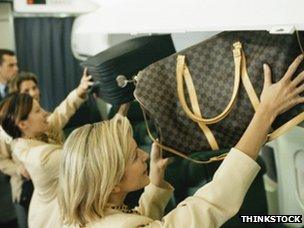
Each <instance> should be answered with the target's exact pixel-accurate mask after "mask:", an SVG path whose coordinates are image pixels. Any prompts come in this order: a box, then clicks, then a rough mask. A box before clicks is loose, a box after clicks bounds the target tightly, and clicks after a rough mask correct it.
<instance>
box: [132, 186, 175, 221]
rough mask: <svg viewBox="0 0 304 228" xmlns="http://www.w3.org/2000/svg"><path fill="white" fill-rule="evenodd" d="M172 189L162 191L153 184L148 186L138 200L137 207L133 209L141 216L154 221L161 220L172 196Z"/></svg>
mask: <svg viewBox="0 0 304 228" xmlns="http://www.w3.org/2000/svg"><path fill="white" fill-rule="evenodd" d="M173 190H174V189H173V188H172V187H171V188H170V189H163V188H159V187H157V186H155V185H153V184H149V185H148V186H147V187H146V188H145V191H144V193H143V194H142V195H141V197H140V199H139V206H138V207H136V208H135V210H137V211H138V212H139V213H140V214H141V215H143V216H147V217H149V218H152V219H154V220H158V219H161V218H162V217H163V215H164V210H165V207H166V205H167V204H168V201H169V199H170V197H171V196H172V194H173Z"/></svg>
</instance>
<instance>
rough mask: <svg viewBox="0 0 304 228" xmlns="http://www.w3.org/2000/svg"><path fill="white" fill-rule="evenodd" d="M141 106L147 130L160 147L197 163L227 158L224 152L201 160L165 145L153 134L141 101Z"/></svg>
mask: <svg viewBox="0 0 304 228" xmlns="http://www.w3.org/2000/svg"><path fill="white" fill-rule="evenodd" d="M140 107H141V110H142V112H143V116H144V120H145V125H146V129H147V132H148V135H149V137H150V139H151V140H152V141H153V142H154V143H155V144H156V145H157V146H158V147H159V148H160V149H163V150H165V151H167V152H170V153H172V154H175V155H177V156H179V157H182V158H184V159H186V160H188V161H191V162H194V163H196V164H208V163H211V162H215V161H222V160H224V159H225V157H226V156H227V154H228V153H223V154H221V155H218V156H214V157H211V158H209V159H208V160H207V161H200V160H197V159H193V158H191V157H189V156H187V155H186V154H185V153H183V152H180V151H177V150H175V149H173V148H171V147H168V146H165V145H163V144H161V143H160V142H159V141H157V140H156V139H155V138H154V137H153V135H152V134H151V132H150V129H149V125H148V121H147V116H146V112H145V110H144V106H143V105H142V103H140Z"/></svg>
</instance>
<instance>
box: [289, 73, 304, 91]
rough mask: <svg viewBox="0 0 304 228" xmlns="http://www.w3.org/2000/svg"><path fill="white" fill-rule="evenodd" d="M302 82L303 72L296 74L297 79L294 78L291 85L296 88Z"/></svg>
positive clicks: (303, 79) (303, 78)
mask: <svg viewBox="0 0 304 228" xmlns="http://www.w3.org/2000/svg"><path fill="white" fill-rule="evenodd" d="M303 81H304V71H302V72H301V73H300V74H298V76H297V77H295V78H294V79H293V80H292V82H291V85H292V86H293V87H297V86H298V85H299V84H300V83H302V82H303Z"/></svg>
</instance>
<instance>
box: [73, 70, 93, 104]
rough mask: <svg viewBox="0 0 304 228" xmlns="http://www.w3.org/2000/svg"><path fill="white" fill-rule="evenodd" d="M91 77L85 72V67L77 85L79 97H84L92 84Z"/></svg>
mask: <svg viewBox="0 0 304 228" xmlns="http://www.w3.org/2000/svg"><path fill="white" fill-rule="evenodd" d="M91 79H92V76H91V75H88V74H87V68H85V69H84V71H83V75H82V78H81V80H80V83H79V86H78V87H77V94H78V96H79V97H81V98H85V97H86V94H87V92H88V89H89V87H90V86H92V85H93V83H94V82H92V81H91Z"/></svg>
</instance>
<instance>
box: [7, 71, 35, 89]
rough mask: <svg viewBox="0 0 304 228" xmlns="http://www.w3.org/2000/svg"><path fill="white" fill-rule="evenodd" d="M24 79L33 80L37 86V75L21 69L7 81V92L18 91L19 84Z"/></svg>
mask: <svg viewBox="0 0 304 228" xmlns="http://www.w3.org/2000/svg"><path fill="white" fill-rule="evenodd" d="M24 81H33V82H34V83H35V84H36V85H37V86H38V79H37V76H36V75H35V74H34V73H32V72H27V71H22V72H20V73H18V74H17V75H16V77H15V78H14V79H13V80H11V82H10V83H9V92H10V93H15V92H18V93H20V86H21V84H22V82H24Z"/></svg>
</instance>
